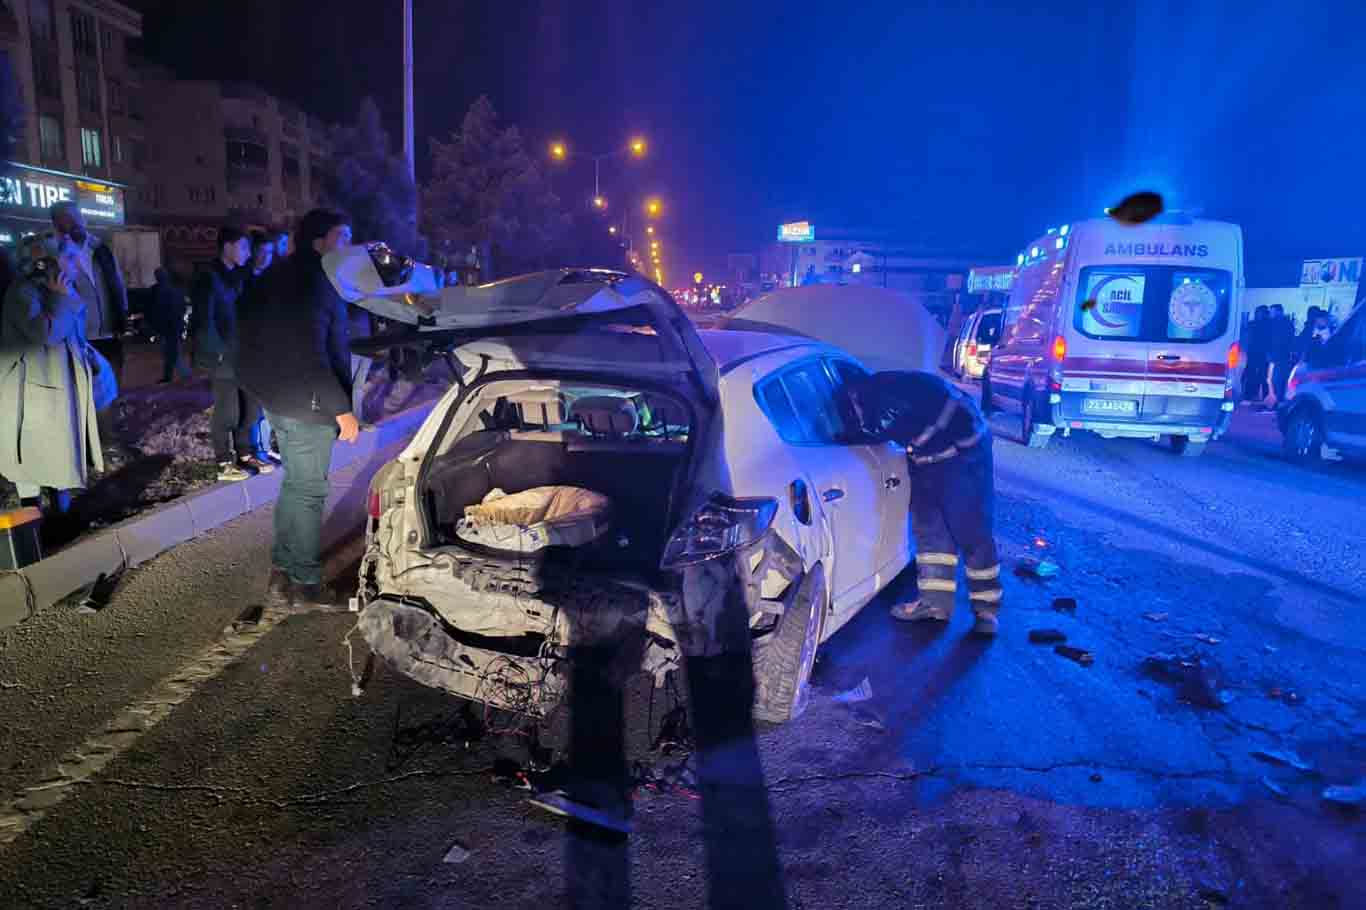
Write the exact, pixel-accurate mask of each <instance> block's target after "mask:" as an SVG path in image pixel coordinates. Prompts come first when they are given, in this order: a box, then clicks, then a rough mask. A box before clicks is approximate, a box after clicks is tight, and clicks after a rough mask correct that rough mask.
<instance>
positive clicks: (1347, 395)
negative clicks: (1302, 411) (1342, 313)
mask: <svg viewBox="0 0 1366 910" xmlns="http://www.w3.org/2000/svg"><path fill="white" fill-rule="evenodd" d="M1338 331H1339V334H1340V336H1341V341H1338V340H1337V339H1334V341H1333V342H1330V344H1331V343H1334V342H1336V344H1337V345H1340V347H1338V350H1337V352H1336V353H1337V356H1336V357H1335V358H1334V360H1335V363H1334V366H1333V368H1332V369H1329V370H1326V371H1324V373H1325V378H1324V380H1323V385H1324V391H1326V392H1327V393H1328V399H1329V402H1328V404H1329V407H1328V408H1326V409H1325V410H1326V413H1325V414H1324V432H1325V434H1326V435H1327V439H1328V444H1329V445H1331V446H1334V447H1338V448H1344V449H1351V450H1353V451H1354V452H1355V451H1361V450H1366V309H1363V310H1358V311H1357V312H1356V313H1355V314H1354V315H1353V316H1352V318H1350V319H1348V320H1347V322H1345V323H1344V324H1343V326H1342V328H1341V329H1339V330H1338Z"/></svg>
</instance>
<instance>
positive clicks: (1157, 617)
mask: <svg viewBox="0 0 1366 910" xmlns="http://www.w3.org/2000/svg"><path fill="white" fill-rule="evenodd" d="M1170 616H1171V614H1170V613H1144V614H1143V618H1144V619H1146V620H1148V622H1166V621H1167V619H1168V617H1170Z"/></svg>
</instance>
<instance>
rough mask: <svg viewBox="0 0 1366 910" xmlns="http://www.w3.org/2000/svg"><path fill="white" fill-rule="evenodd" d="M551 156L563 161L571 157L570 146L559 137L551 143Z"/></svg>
mask: <svg viewBox="0 0 1366 910" xmlns="http://www.w3.org/2000/svg"><path fill="white" fill-rule="evenodd" d="M550 157H551V158H554V159H555V160H556V161H563V160H564V159H566V158H568V157H569V148H568V146H566V145H565V144H564V143H563V142H560V141H559V140H558V139H557V140H556V141H554V142H552V143H550Z"/></svg>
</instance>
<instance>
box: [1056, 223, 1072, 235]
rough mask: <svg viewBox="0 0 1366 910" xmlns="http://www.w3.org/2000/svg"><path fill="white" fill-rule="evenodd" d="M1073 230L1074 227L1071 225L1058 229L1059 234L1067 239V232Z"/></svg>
mask: <svg viewBox="0 0 1366 910" xmlns="http://www.w3.org/2000/svg"><path fill="white" fill-rule="evenodd" d="M1071 229H1072V225H1070V224H1064V225H1063V226H1062V227H1060V228H1058V233H1059V234H1061V235H1062V236H1064V237H1066V236H1067V232H1068V231H1069V230H1071Z"/></svg>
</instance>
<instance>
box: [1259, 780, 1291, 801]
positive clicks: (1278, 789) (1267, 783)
mask: <svg viewBox="0 0 1366 910" xmlns="http://www.w3.org/2000/svg"><path fill="white" fill-rule="evenodd" d="M1262 786H1263V787H1266V788H1267V789H1268V790H1270V791H1271V792H1272V793H1274V794H1276V795H1277V796H1285V795H1286V789H1285V788H1284V787H1282V786H1281V785H1280V784H1278V783H1276V782H1275V781H1274V780H1272V779H1271V778H1269V777H1266V776H1263V777H1262Z"/></svg>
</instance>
